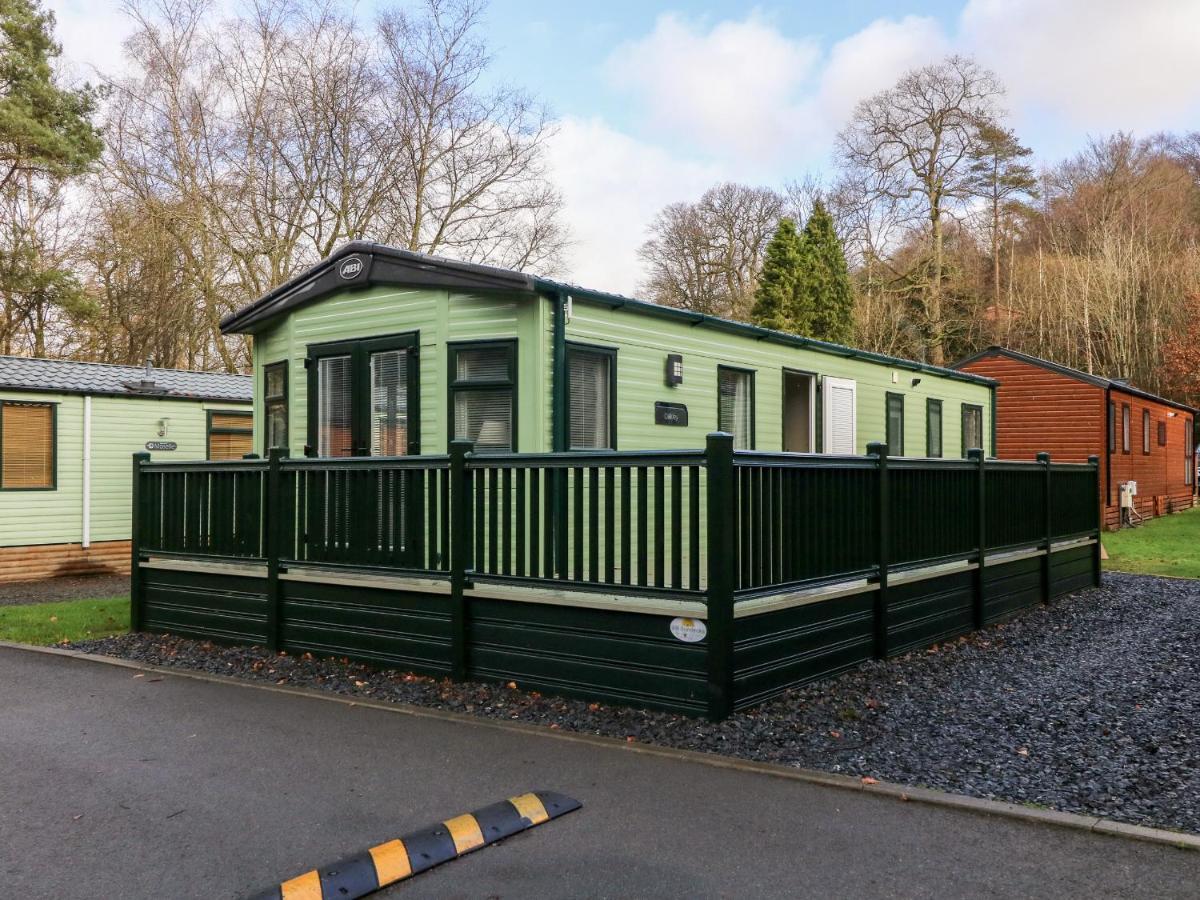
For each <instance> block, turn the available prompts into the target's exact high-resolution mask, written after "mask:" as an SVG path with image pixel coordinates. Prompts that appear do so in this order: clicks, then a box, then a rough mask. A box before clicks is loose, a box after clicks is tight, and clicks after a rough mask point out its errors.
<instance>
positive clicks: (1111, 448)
mask: <svg viewBox="0 0 1200 900" xmlns="http://www.w3.org/2000/svg"><path fill="white" fill-rule="evenodd" d="M1108 452H1109V453H1116V452H1117V404H1115V403H1113V402H1112V401H1111V400H1109V401H1108Z"/></svg>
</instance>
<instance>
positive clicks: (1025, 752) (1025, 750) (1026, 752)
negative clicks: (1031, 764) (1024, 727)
mask: <svg viewBox="0 0 1200 900" xmlns="http://www.w3.org/2000/svg"><path fill="white" fill-rule="evenodd" d="M1017 753H1018V754H1020V755H1021V756H1028V755H1029V748H1028V747H1018V748H1017Z"/></svg>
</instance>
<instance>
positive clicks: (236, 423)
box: [208, 410, 254, 459]
mask: <svg viewBox="0 0 1200 900" xmlns="http://www.w3.org/2000/svg"><path fill="white" fill-rule="evenodd" d="M253 452H254V415H253V414H252V413H248V412H227V411H222V412H217V411H215V410H210V411H209V413H208V458H209V459H241V458H242V457H243V456H245V455H246V454H247V453H253Z"/></svg>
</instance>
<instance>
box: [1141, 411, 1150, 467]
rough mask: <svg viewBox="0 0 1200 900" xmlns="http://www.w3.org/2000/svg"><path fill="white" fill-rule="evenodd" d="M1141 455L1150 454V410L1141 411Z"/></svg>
mask: <svg viewBox="0 0 1200 900" xmlns="http://www.w3.org/2000/svg"><path fill="white" fill-rule="evenodd" d="M1142 453H1144V454H1146V455H1147V456H1148V455H1149V454H1150V410H1148V409H1143V410H1142Z"/></svg>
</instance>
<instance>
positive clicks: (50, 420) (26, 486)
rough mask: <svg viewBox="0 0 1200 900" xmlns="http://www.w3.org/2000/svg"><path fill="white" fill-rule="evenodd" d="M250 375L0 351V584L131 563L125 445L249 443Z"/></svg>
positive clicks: (167, 452) (178, 453) (190, 447)
mask: <svg viewBox="0 0 1200 900" xmlns="http://www.w3.org/2000/svg"><path fill="white" fill-rule="evenodd" d="M250 387H251V380H250V378H249V376H245V375H222V374H214V373H208V372H186V371H180V370H178V369H156V368H149V367H137V366H113V365H103V364H100V363H82V362H74V361H71V360H54V359H29V358H26V357H17V356H0V463H2V464H0V582H3V581H25V580H30V579H34V578H44V577H47V576H50V575H65V574H88V573H97V572H111V571H118V572H127V571H128V570H129V530H130V511H129V492H130V481H131V478H132V474H131V469H130V462H129V460H130V454H131V453H133V452H134V451H138V450H146V451H149V452H150V453H151V455H152V456H153V457H154V458H155V459H172V458H174V459H196V458H198V457H199V458H207V459H231V458H237V457H240V456H242V455H243V454H244V453H249V452H250V449H251V435H252V433H253V425H252V422H251V404H250V399H251V398H250V394H251V389H250Z"/></svg>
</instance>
